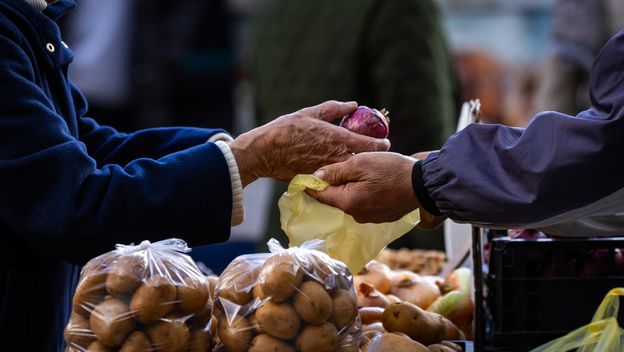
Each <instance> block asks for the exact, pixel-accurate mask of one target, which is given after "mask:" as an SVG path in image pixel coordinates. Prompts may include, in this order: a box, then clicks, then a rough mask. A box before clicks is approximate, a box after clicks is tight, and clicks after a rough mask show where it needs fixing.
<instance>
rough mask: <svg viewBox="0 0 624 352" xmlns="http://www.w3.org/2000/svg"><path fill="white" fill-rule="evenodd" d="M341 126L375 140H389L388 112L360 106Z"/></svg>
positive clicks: (346, 117) (344, 119)
mask: <svg viewBox="0 0 624 352" xmlns="http://www.w3.org/2000/svg"><path fill="white" fill-rule="evenodd" d="M340 126H341V127H344V128H346V129H348V130H349V131H351V132H355V133H357V134H363V135H365V136H369V137H374V138H388V134H389V133H390V119H389V118H388V111H386V110H385V109H382V110H381V111H379V110H377V109H372V108H369V107H367V106H363V105H362V106H360V107H358V108H357V109H356V110H355V111H354V112H352V113H350V114H349V115H347V116H345V117H344V118H343V119H342V121H340Z"/></svg>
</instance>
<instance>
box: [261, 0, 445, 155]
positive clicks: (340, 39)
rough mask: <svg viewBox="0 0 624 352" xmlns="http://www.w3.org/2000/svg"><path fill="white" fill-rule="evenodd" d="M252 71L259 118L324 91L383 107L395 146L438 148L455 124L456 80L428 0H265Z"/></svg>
mask: <svg viewBox="0 0 624 352" xmlns="http://www.w3.org/2000/svg"><path fill="white" fill-rule="evenodd" d="M253 42H254V45H255V48H254V49H253V58H252V78H253V81H254V85H255V88H256V99H257V112H258V117H259V119H260V122H262V123H264V122H267V121H270V120H272V119H274V118H275V117H277V116H280V115H283V114H285V113H289V112H293V111H295V110H297V109H299V108H301V107H305V106H310V105H315V104H318V103H320V102H322V101H325V100H328V99H337V100H345V101H348V100H357V101H358V102H359V103H360V104H365V105H369V106H371V107H375V108H378V109H381V108H386V109H388V110H390V119H391V125H390V126H391V127H390V140H391V142H392V149H393V150H394V151H397V152H401V153H405V154H410V153H414V152H417V151H423V150H431V149H437V148H439V147H440V146H441V144H442V143H443V142H444V141H445V140H446V139H447V138H448V136H449V135H450V134H451V133H452V131H453V129H454V127H455V118H456V115H457V99H456V84H455V80H454V74H453V69H452V64H451V57H450V55H449V51H448V48H447V43H446V40H445V38H444V33H443V30H442V25H441V22H440V14H439V11H438V9H437V8H436V6H435V5H434V3H433V2H432V1H431V0H395V1H385V0H315V1H292V0H265V1H264V3H263V6H262V7H261V8H260V10H259V14H258V17H257V20H256V23H255V32H254V41H253Z"/></svg>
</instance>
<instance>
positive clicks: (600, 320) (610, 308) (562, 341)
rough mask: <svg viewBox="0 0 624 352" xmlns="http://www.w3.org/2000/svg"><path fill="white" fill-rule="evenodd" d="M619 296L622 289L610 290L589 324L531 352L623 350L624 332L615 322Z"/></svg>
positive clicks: (623, 291)
mask: <svg viewBox="0 0 624 352" xmlns="http://www.w3.org/2000/svg"><path fill="white" fill-rule="evenodd" d="M620 296H624V288H623V287H619V288H614V289H612V290H611V291H609V293H607V295H606V296H605V298H604V299H603V300H602V303H600V306H599V307H598V310H596V313H595V314H594V317H593V318H592V322H591V323H590V324H588V325H585V326H583V327H580V328H578V329H576V330H574V331H572V332H571V333H569V334H567V335H565V336H563V337H560V338H558V339H556V340H553V341H551V342H548V343H546V344H544V345H542V346H540V347H537V348H535V349H533V350H531V352H565V351H571V350H574V349H578V350H577V351H578V352H611V351H622V350H624V330H622V329H621V328H620V327H619V325H618V322H617V315H618V310H619V308H620Z"/></svg>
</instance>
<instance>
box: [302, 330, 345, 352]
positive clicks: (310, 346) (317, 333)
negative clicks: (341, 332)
mask: <svg viewBox="0 0 624 352" xmlns="http://www.w3.org/2000/svg"><path fill="white" fill-rule="evenodd" d="M337 334H338V332H337V331H336V327H335V326H333V325H332V324H330V323H325V324H323V325H308V326H306V327H304V328H303V329H301V332H300V333H299V335H298V336H297V339H296V340H295V345H296V346H297V351H299V352H331V351H333V350H334V347H335V345H336V338H337Z"/></svg>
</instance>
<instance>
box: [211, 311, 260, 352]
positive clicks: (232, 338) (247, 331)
mask: <svg viewBox="0 0 624 352" xmlns="http://www.w3.org/2000/svg"><path fill="white" fill-rule="evenodd" d="M252 332H253V328H252V327H251V326H250V325H249V322H248V321H247V320H246V319H245V318H243V317H240V316H237V317H235V318H234V320H233V321H232V325H230V324H229V323H228V321H227V319H220V320H219V323H218V325H217V335H218V336H219V339H220V340H221V342H222V343H223V345H224V346H225V348H226V349H227V351H228V352H245V351H247V350H248V349H249V345H250V343H251V338H252Z"/></svg>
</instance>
